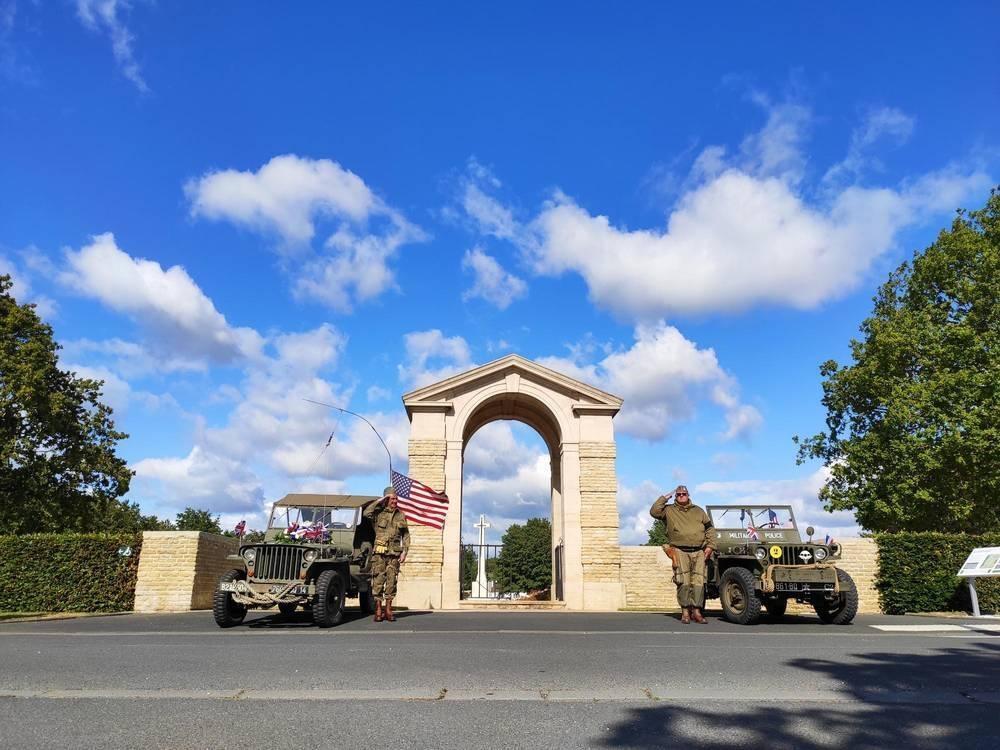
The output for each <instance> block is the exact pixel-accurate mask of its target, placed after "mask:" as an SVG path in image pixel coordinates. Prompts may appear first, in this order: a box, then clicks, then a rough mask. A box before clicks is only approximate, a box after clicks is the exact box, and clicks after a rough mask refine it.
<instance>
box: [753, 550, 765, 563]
mask: <svg viewBox="0 0 1000 750" xmlns="http://www.w3.org/2000/svg"><path fill="white" fill-rule="evenodd" d="M753 554H754V557H756V558H757V559H758V560H760V561H761V562H764V560H766V559H767V550H766V549H764V548H763V547H758V548H757V549H755V550H754V552H753Z"/></svg>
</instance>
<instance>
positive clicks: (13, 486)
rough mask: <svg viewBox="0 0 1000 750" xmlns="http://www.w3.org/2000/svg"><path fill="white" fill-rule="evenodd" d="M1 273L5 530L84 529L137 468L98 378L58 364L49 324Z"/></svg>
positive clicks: (0, 499)
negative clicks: (120, 447)
mask: <svg viewBox="0 0 1000 750" xmlns="http://www.w3.org/2000/svg"><path fill="white" fill-rule="evenodd" d="M11 286H12V282H11V278H10V276H6V275H2V276H0V530H3V531H4V532H6V533H14V534H25V533H32V532H40V531H66V530H73V531H87V530H91V529H96V528H99V527H100V526H101V525H102V523H101V519H103V518H104V517H105V516H106V515H107V514H109V513H111V514H113V513H114V512H115V511H117V510H118V507H117V504H118V498H119V497H120V496H121V495H124V494H125V493H126V492H127V491H128V487H129V481H130V480H131V477H132V472H131V471H130V470H129V468H128V466H127V465H126V463H125V461H124V460H123V459H122V458H119V457H118V456H117V455H116V454H115V447H116V445H117V443H118V441H119V440H122V439H124V438H126V437H127V435H125V433H122V432H119V431H117V430H116V429H115V425H114V422H113V421H112V420H111V409H110V408H109V407H108V406H107V405H105V404H103V403H101V401H100V398H101V386H102V385H103V384H102V382H101V381H100V380H91V379H89V378H79V377H77V376H76V375H75V374H74V373H72V372H67V371H65V370H62V369H60V368H59V358H58V351H59V349H60V347H59V345H58V344H57V343H56V342H55V341H54V340H53V337H52V328H51V327H50V326H49V325H47V324H46V323H44V322H43V321H42V320H41V319H40V318H39V317H38V315H37V313H36V312H35V309H34V308H35V306H34V305H31V304H25V305H19V304H18V303H17V300H15V299H14V297H13V296H12V295H11V294H10V289H11Z"/></svg>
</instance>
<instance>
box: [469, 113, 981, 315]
mask: <svg viewBox="0 0 1000 750" xmlns="http://www.w3.org/2000/svg"><path fill="white" fill-rule="evenodd" d="M810 120H811V113H810V112H809V111H808V110H807V109H806V108H804V107H802V106H800V105H790V104H783V105H777V106H771V107H769V109H768V118H767V122H766V124H765V125H764V127H763V128H762V129H761V130H760V131H759V132H756V133H752V134H750V135H748V136H747V137H746V138H744V139H743V141H742V144H741V146H740V149H739V150H738V152H737V153H736V154H734V155H732V156H728V155H727V154H726V151H725V149H724V148H722V147H719V146H710V147H708V148H706V149H704V150H703V151H702V152H701V153H700V155H699V156H698V157H697V158H696V159H695V160H694V164H693V167H692V170H691V173H690V175H689V178H688V180H687V181H686V182H685V184H684V188H683V190H682V193H681V195H680V196H679V198H678V199H677V201H676V204H675V206H674V207H673V209H672V210H671V212H670V213H669V215H668V218H667V223H666V226H665V227H662V228H661V227H653V228H648V229H630V228H627V227H623V226H618V225H615V224H614V223H613V222H612V221H611V219H609V218H608V217H607V216H603V215H600V214H592V213H591V212H590V211H588V210H587V209H585V208H583V207H581V206H580V205H578V204H577V203H576V202H575V201H574V200H573V199H572V198H570V197H568V196H567V195H565V194H563V193H562V192H560V191H556V193H555V195H554V196H553V198H552V199H551V201H549V202H548V203H547V204H546V205H545V206H544V207H543V208H542V210H541V211H540V212H539V213H538V214H537V216H536V217H535V218H534V219H533V220H531V221H528V222H524V223H520V222H518V221H517V220H516V219H515V217H514V215H513V213H512V212H511V211H510V210H509V209H505V208H504V206H503V205H502V204H500V203H499V201H498V200H497V199H496V198H494V197H492V196H491V195H489V191H490V190H491V185H490V183H488V182H482V181H479V182H475V181H474V178H472V177H470V178H469V180H470V183H471V187H470V186H466V188H465V192H464V195H465V199H464V200H463V206H464V208H465V211H466V214H467V216H468V217H469V218H470V219H471V220H472V221H473V223H474V224H475V225H476V226H477V227H478V229H479V231H480V232H481V233H482V234H484V235H491V236H495V237H499V238H502V239H506V240H509V241H511V242H513V243H514V244H515V245H517V246H518V247H520V248H521V250H522V252H523V253H524V254H525V256H526V258H527V259H528V261H529V263H530V264H531V267H532V269H533V271H534V272H535V273H537V274H543V275H552V276H559V275H562V274H565V273H575V274H578V275H580V276H581V277H582V278H583V279H584V281H585V282H586V284H587V287H588V291H589V296H590V298H591V300H592V301H593V302H594V303H595V304H596V305H598V306H599V307H602V308H604V309H607V310H610V311H612V312H614V313H615V314H617V315H620V316H622V317H626V318H630V319H635V320H640V321H649V320H655V319H657V318H660V317H662V316H664V315H668V314H678V313H680V314H691V313H706V312H715V311H724V312H732V311H740V310H744V309H747V308H750V307H754V306H759V305H778V306H788V307H793V308H799V309H808V308H813V307H815V306H817V305H819V304H821V303H823V302H825V301H827V300H831V299H835V298H837V297H841V296H843V295H845V294H847V293H849V292H850V291H851V290H853V289H854V288H855V287H856V286H857V285H858V283H859V282H860V280H861V279H862V278H863V276H864V274H865V273H866V272H868V270H869V269H870V268H871V266H872V264H873V262H874V261H875V260H876V259H878V258H880V257H882V256H883V255H884V254H886V253H887V252H888V251H890V250H891V249H893V248H894V247H895V245H896V242H897V238H898V235H899V233H900V232H901V231H902V230H904V229H906V228H907V227H911V226H914V225H918V224H921V223H922V222H926V221H928V220H930V219H931V218H932V217H934V216H935V215H938V214H941V213H944V212H948V211H952V210H954V209H955V208H956V207H957V206H959V205H961V204H962V203H963V202H965V201H967V200H968V199H969V198H970V197H972V196H974V195H975V194H976V193H982V192H985V191H986V190H988V188H989V186H990V185H991V180H990V177H989V176H988V175H987V174H985V173H984V172H982V171H977V170H974V169H971V168H964V167H960V166H952V167H948V168H945V169H942V170H939V171H936V172H930V173H927V174H924V175H921V176H918V177H915V178H913V179H910V180H906V181H904V182H902V183H901V184H898V185H896V186H892V187H863V186H860V185H857V184H848V185H845V186H841V187H837V188H836V189H832V190H829V189H828V190H824V191H820V193H819V197H815V196H814V193H815V192H816V191H813V190H811V189H810V188H809V187H808V186H806V185H805V184H804V183H805V179H804V178H805V175H806V174H807V166H808V160H807V158H806V156H805V153H804V151H803V143H804V140H805V134H806V127H807V125H808V124H809V122H810ZM911 127H912V122H911V121H909V120H908V118H907V117H906V115H904V114H903V113H901V112H899V111H898V110H891V109H882V110H876V111H875V112H874V113H872V115H870V117H869V118H868V119H867V121H866V123H865V124H864V125H863V127H862V128H861V129H859V131H858V133H857V134H856V136H855V138H854V139H853V141H852V153H854V154H855V157H854V161H858V160H860V159H861V158H862V157H861V156H860V154H861V153H862V152H863V151H864V150H865V149H867V148H868V147H869V146H870V145H871V144H873V143H874V142H875V141H877V140H879V139H880V138H883V137H885V136H891V137H893V138H896V139H897V140H900V139H905V137H906V135H907V134H908V132H909V128H911ZM851 159H852V157H851V156H850V155H849V157H848V160H849V161H850V160H851ZM856 171H857V169H856V168H855V167H854V166H852V167H850V169H847V168H845V169H842V170H840V173H841V174H842V175H848V173H850V174H853V173H854V172H856ZM824 184H826V183H824ZM473 188H474V189H473Z"/></svg>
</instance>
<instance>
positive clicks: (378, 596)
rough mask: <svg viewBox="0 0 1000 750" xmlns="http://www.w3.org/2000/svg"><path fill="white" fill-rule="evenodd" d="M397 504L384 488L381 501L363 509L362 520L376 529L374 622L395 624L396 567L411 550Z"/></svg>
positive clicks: (373, 558)
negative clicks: (393, 609) (365, 517)
mask: <svg viewBox="0 0 1000 750" xmlns="http://www.w3.org/2000/svg"><path fill="white" fill-rule="evenodd" d="M396 502H397V498H396V490H395V489H393V488H392V487H386V488H385V490H384V491H383V492H382V499H381V500H379V501H377V502H374V503H372V504H371V505H370V506H368V507H367V508H365V516H367V517H368V518H370V519H371V521H372V523H373V524H374V526H375V553H374V554H373V555H372V595H373V596H374V597H375V622H382V620H388V621H389V622H395V621H396V617H395V615H393V613H392V599H393V597H394V596H396V578H397V576H399V566H400V565H401V564H403V563H404V562H406V553H407V552H409V550H410V529H409V527H408V526H407V525H406V517H405V516H404V515H403V512H402V511H401V510H399V508H397V507H396ZM383 598H384V599H385V606H384V608H383V603H382V600H383Z"/></svg>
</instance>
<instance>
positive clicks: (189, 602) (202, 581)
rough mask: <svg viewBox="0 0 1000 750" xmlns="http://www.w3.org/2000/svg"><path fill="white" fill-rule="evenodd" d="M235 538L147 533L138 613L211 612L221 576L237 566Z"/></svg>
mask: <svg viewBox="0 0 1000 750" xmlns="http://www.w3.org/2000/svg"><path fill="white" fill-rule="evenodd" d="M238 548H239V543H238V542H237V540H236V539H234V538H232V537H225V536H220V535H218V534H209V533H206V532H204V531H146V532H143V535H142V554H141V555H140V557H139V572H138V576H137V578H136V584H135V611H136V612H187V611H189V610H192V609H210V608H211V607H212V594H213V592H214V590H215V584H216V582H217V581H218V580H219V576H221V575H222V574H223V573H225V572H226V571H227V570H229V569H230V568H233V567H236V565H235V564H234V563H233V562H232V561H231V560H227V559H226V555H231V554H233V553H235V552H236V551H237V549H238Z"/></svg>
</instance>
